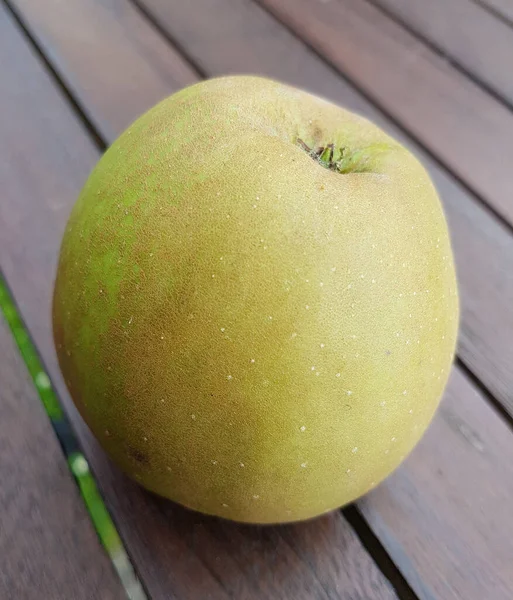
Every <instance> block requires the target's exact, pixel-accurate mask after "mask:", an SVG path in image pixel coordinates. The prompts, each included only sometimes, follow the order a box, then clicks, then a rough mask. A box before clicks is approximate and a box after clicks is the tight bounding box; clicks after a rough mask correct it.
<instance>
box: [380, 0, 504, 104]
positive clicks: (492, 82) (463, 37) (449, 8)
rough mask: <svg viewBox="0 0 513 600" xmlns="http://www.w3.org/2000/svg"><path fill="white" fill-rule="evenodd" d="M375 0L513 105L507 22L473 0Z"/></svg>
mask: <svg viewBox="0 0 513 600" xmlns="http://www.w3.org/2000/svg"><path fill="white" fill-rule="evenodd" d="M371 1H372V3H373V4H376V5H377V6H381V7H382V8H384V9H385V10H386V11H388V13H389V14H390V15H392V16H393V17H395V18H397V19H398V20H399V21H400V22H401V23H404V24H405V25H406V26H407V27H410V28H411V29H412V30H413V31H414V32H416V33H418V34H420V36H422V37H423V38H424V39H426V40H428V42H429V43H432V44H433V45H434V46H436V47H437V49H438V50H439V51H440V52H441V53H443V54H444V56H447V57H448V58H450V59H452V60H454V61H455V62H456V63H458V64H459V65H461V66H462V67H463V68H464V69H465V70H466V71H467V72H468V73H469V74H471V75H472V76H473V77H475V78H476V79H477V80H478V81H481V82H483V84H484V85H486V86H488V88H489V89H491V90H492V91H493V92H495V93H496V94H498V95H499V96H501V97H502V98H503V99H504V100H505V101H506V102H508V103H509V104H511V105H512V106H513V76H512V74H511V61H512V57H513V29H512V28H511V27H510V26H508V25H507V24H506V23H504V22H503V21H501V20H500V19H497V18H496V17H495V16H494V15H493V14H491V13H490V12H489V11H488V10H486V9H485V8H483V7H482V6H481V5H479V4H476V3H474V2H472V0H430V1H429V2H425V1H424V0H371ZM512 6H513V4H512Z"/></svg>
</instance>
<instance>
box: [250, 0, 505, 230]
mask: <svg viewBox="0 0 513 600" xmlns="http://www.w3.org/2000/svg"><path fill="white" fill-rule="evenodd" d="M259 2H260V3H261V4H262V5H263V6H266V7H267V8H268V9H269V10H271V11H272V12H273V13H274V14H275V15H277V16H278V17H279V18H280V20H283V21H284V22H286V23H287V24H288V25H289V26H290V27H291V28H292V29H293V30H294V31H296V32H297V34H298V35H300V36H301V37H303V38H304V39H305V40H308V42H309V43H310V44H311V45H312V46H314V47H315V48H316V50H317V51H318V52H320V53H321V54H322V55H324V56H325V57H326V58H327V59H328V60H329V61H330V62H331V63H332V64H333V65H335V66H336V67H337V68H338V69H340V71H342V72H343V73H344V74H345V75H346V76H347V77H349V78H350V79H351V80H352V81H353V82H355V84H356V85H358V86H359V87H360V88H361V89H362V90H364V91H365V93H366V94H368V95H369V97H371V98H372V99H373V100H374V101H375V102H376V103H377V104H378V105H379V106H381V107H382V108H383V110H385V111H386V112H387V113H388V114H390V115H391V116H392V117H393V118H394V119H395V120H397V122H398V123H400V124H401V125H402V126H403V127H405V128H406V129H407V130H408V131H409V132H410V133H411V134H412V135H413V136H414V137H415V138H416V139H417V140H419V141H420V142H421V143H422V144H423V145H424V146H425V147H426V148H428V149H429V150H430V151H431V152H432V153H433V154H434V155H436V156H437V157H438V159H439V160H440V161H441V162H442V163H444V164H445V165H446V166H447V167H448V168H449V169H450V170H451V171H453V172H454V173H455V174H456V175H457V176H458V177H459V178H460V179H462V180H463V181H464V182H465V183H466V184H467V185H468V186H469V187H470V188H472V189H473V190H474V191H475V192H476V193H477V194H478V195H479V196H481V197H482V198H483V199H484V200H485V201H486V202H487V203H488V204H489V205H490V206H491V207H492V208H493V209H494V210H495V211H497V213H499V214H501V215H502V217H503V218H504V219H506V220H508V221H509V223H510V224H513V203H512V202H511V187H512V185H513V172H512V171H511V159H510V156H511V154H510V146H511V139H512V138H513V113H512V112H511V111H510V110H509V109H507V108H506V107H505V106H503V105H502V104H500V103H499V102H497V101H496V100H495V99H494V98H493V97H492V96H490V95H489V94H488V93H486V92H485V91H483V90H482V89H481V88H480V87H479V86H477V85H476V84H474V83H473V82H472V81H471V80H470V79H468V78H467V77H466V76H465V75H463V74H462V73H460V72H459V71H458V70H457V69H455V68H454V67H453V66H452V65H451V64H450V63H449V62H448V61H447V60H446V59H444V58H443V57H440V56H438V55H436V54H435V53H433V52H432V51H431V50H430V49H429V48H428V47H427V46H425V45H423V44H422V43H421V42H420V41H419V40H418V39H417V38H415V37H414V36H413V35H411V34H409V33H408V32H407V31H406V30H405V29H404V28H402V27H401V26H400V25H398V24H397V23H396V22H394V21H393V20H392V19H389V18H388V17H386V16H385V15H384V14H383V12H382V11H380V10H379V9H377V8H376V7H375V6H372V5H371V4H369V3H368V2H366V1H365V0H338V1H337V2H324V3H319V2H317V1H316V0H297V1H296V0H259Z"/></svg>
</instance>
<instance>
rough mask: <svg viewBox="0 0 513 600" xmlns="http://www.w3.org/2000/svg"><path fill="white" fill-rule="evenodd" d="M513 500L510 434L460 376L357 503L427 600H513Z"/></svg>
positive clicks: (454, 380) (464, 378)
mask: <svg viewBox="0 0 513 600" xmlns="http://www.w3.org/2000/svg"><path fill="white" fill-rule="evenodd" d="M511 498H513V444H512V432H511V429H510V428H509V427H508V426H507V425H506V424H505V423H504V422H503V421H502V420H501V419H500V417H498V415H497V414H496V413H495V412H494V410H493V409H491V408H490V407H489V406H488V405H487V404H486V402H484V401H483V398H482V397H481V396H480V394H479V393H478V392H477V391H476V390H475V388H474V387H473V386H472V384H471V383H470V382H469V380H468V379H467V378H466V377H465V376H464V375H462V374H461V372H460V371H458V370H456V371H455V372H454V373H453V374H452V377H451V380H450V382H449V386H448V389H447V393H446V395H445V400H444V402H443V404H442V407H441V409H440V411H439V412H438V414H437V416H436V418H435V421H434V423H433V425H432V426H431V428H430V430H429V431H428V433H427V435H426V436H425V437H424V439H423V440H422V441H421V443H420V444H419V446H418V447H417V449H416V450H415V451H414V452H413V454H412V455H411V456H410V457H409V458H408V459H407V461H406V463H405V464H404V465H403V466H402V467H401V468H400V469H399V470H398V471H397V472H396V473H395V474H394V475H392V477H390V478H389V479H388V480H387V481H386V482H385V483H383V484H382V485H381V486H380V487H378V488H377V489H376V490H375V491H374V492H371V494H369V495H368V496H367V497H365V498H364V499H363V500H361V501H360V503H359V506H360V509H361V510H362V512H363V514H364V515H365V517H366V518H367V519H368V522H369V524H370V525H371V526H372V528H373V529H374V531H375V532H376V533H377V534H378V536H379V538H380V540H381V541H382V543H383V544H384V546H385V548H386V549H387V550H388V551H389V553H390V554H391V556H392V557H393V559H394V560H395V561H396V562H397V564H399V565H400V566H401V569H402V570H403V572H404V573H405V574H406V575H407V578H408V580H409V581H410V584H411V585H412V587H413V588H414V590H415V591H416V592H417V594H418V595H419V597H420V598H424V599H426V600H428V599H429V600H432V599H435V598H436V599H438V598H440V599H442V598H443V600H460V599H461V600H463V599H465V600H483V599H484V598H487V599H488V598H490V599H492V598H493V600H510V599H511V598H512V597H513V570H512V569H511V557H513V517H512V515H511V509H510V506H511ZM412 531H415V535H412Z"/></svg>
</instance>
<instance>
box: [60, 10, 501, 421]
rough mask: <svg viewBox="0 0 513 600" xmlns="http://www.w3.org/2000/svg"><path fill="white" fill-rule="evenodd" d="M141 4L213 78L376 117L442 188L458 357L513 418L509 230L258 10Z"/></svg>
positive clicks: (321, 62) (359, 96) (353, 91)
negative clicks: (320, 99)
mask: <svg viewBox="0 0 513 600" xmlns="http://www.w3.org/2000/svg"><path fill="white" fill-rule="evenodd" d="M138 1H139V2H144V6H145V8H146V9H147V10H148V11H150V12H151V14H152V15H153V16H154V17H155V18H156V19H157V20H158V22H159V23H160V24H161V25H162V26H163V27H165V29H166V30H167V31H168V32H169V34H170V36H171V37H172V38H173V39H175V40H177V42H179V43H180V46H181V47H183V48H184V49H185V50H186V52H187V53H188V55H190V56H192V57H193V58H194V61H195V63H196V64H198V65H199V66H200V67H201V68H202V70H204V71H205V72H206V73H207V74H208V75H209V76H215V75H220V74H223V73H240V72H246V71H251V72H256V73H261V74H264V75H267V76H269V77H274V78H276V79H282V80H284V81H288V82H290V83H292V84H294V85H297V86H300V87H304V88H306V89H309V90H311V91H313V92H314V93H317V94H320V95H323V96H326V97H327V98H331V99H333V100H334V101H336V102H339V103H341V104H343V105H345V106H347V107H348V108H350V109H352V110H354V111H356V112H358V113H360V114H363V115H365V116H367V117H369V118H371V119H372V120H374V121H375V122H376V123H378V124H379V125H380V126H382V127H384V128H385V129H386V130H388V131H389V132H390V133H391V134H392V135H394V136H395V137H397V138H398V139H400V140H401V141H403V142H404V143H406V144H407V145H408V146H409V147H410V148H411V149H412V150H413V151H414V152H416V154H417V155H418V156H419V158H420V159H421V160H422V161H423V163H424V164H425V165H426V166H427V168H428V169H429V171H430V173H431V175H432V177H433V179H434V181H435V184H436V185H437V187H438V190H439V192H440V194H441V196H442V200H443V202H444V207H445V210H446V213H447V216H448V219H449V224H450V228H451V234H452V240H453V245H454V251H455V255H456V263H457V268H458V276H459V284H460V290H461V303H462V326H461V333H460V348H459V353H460V356H461V357H462V358H463V360H464V361H465V362H466V364H467V365H468V366H469V367H470V368H471V369H472V370H473V371H474V372H475V373H476V374H477V375H478V377H479V378H480V379H481V380H482V381H483V382H484V383H485V384H486V385H487V386H488V388H489V389H490V390H492V392H493V393H494V395H495V396H496V397H497V398H498V399H499V400H500V401H501V402H502V403H503V405H504V406H505V408H506V409H507V410H508V411H509V412H510V413H511V414H512V415H513V373H512V372H511V369H510V365H511V364H513V344H512V342H511V340H512V339H513V312H512V311H511V309H510V307H511V306H512V305H513V304H512V303H513V270H512V269H513V239H512V237H511V235H510V233H509V231H508V230H507V228H505V227H503V226H502V225H501V224H500V223H498V222H497V221H496V220H495V219H494V218H493V217H492V216H490V214H489V213H488V212H487V211H486V210H485V209H484V208H482V206H481V205H480V203H479V202H478V201H476V200H475V199H474V198H473V197H472V196H471V195H469V194H468V193H466V192H465V191H464V190H463V189H462V187H461V186H460V185H459V184H458V183H457V182H456V181H455V180H454V178H452V177H450V176H449V175H448V174H447V173H446V172H445V171H444V170H442V169H441V168H440V167H439V166H438V165H437V164H436V163H435V162H434V161H433V160H432V159H430V158H429V156H428V155H426V153H425V152H422V151H421V149H420V148H419V147H418V146H417V145H415V144H414V143H413V142H412V140H411V138H408V137H406V136H405V135H404V133H402V132H401V131H399V130H398V129H397V127H394V126H393V125H392V124H391V122H390V121H389V120H387V119H386V118H385V117H384V116H383V114H381V113H380V112H379V111H378V110H376V109H375V107H373V106H372V105H371V104H370V103H369V102H368V101H366V100H365V99H364V98H363V97H362V96H361V95H360V94H358V93H357V92H356V91H355V90H354V88H352V87H351V86H350V85H348V84H347V83H346V82H345V81H343V80H342V79H341V78H340V77H339V76H337V75H336V74H335V73H334V72H333V71H332V70H331V69H330V68H329V67H328V66H327V65H326V64H324V63H323V61H322V60H320V59H319V58H318V57H316V56H315V55H314V54H313V53H312V52H310V51H309V50H308V49H307V48H306V47H305V46H304V44H303V43H302V42H301V41H299V40H298V39H297V38H295V37H294V36H293V35H292V34H290V33H289V32H288V31H286V30H285V29H284V28H283V27H279V26H278V25H277V23H276V21H275V20H274V19H273V18H272V17H271V16H269V14H267V13H266V12H265V11H264V10H262V9H261V8H260V7H259V6H257V5H256V4H253V3H252V2H249V1H247V0H242V1H239V0H195V2H194V4H191V3H184V2H182V3H168V2H165V0H138ZM323 6H324V5H319V6H318V10H319V11H321V10H322V8H323ZM198 15H201V19H200V18H198ZM220 15H222V17H220ZM312 18H314V16H312ZM219 39H222V40H223V44H219V43H218V40H219ZM276 56H279V57H280V60H276V58H275V57H276ZM246 65H247V66H246ZM64 76H65V77H66V74H64Z"/></svg>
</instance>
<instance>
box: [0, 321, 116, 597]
mask: <svg viewBox="0 0 513 600" xmlns="http://www.w3.org/2000/svg"><path fill="white" fill-rule="evenodd" d="M0 357H1V360H0V382H1V385H0V412H1V418H0V482H1V485H0V556H1V557H2V559H1V560H0V598H4V599H5V600H9V599H11V598H16V600H31V599H33V600H39V599H40V598H51V599H52V600H69V599H70V598H75V599H76V600H80V599H83V600H93V599H97V600H111V599H112V600H113V599H115V598H116V599H118V600H123V599H124V598H126V595H125V591H124V589H123V587H122V586H121V582H120V581H119V579H118V578H117V575H116V574H115V572H114V569H113V567H112V564H111V562H110V559H109V558H108V556H107V554H106V553H105V552H104V550H103V548H102V546H101V544H100V541H99V539H98V537H97V535H96V533H95V531H94V528H93V525H92V522H91V520H90V518H89V515H88V513H87V510H86V508H85V505H84V503H83V502H82V500H81V498H80V495H79V492H78V489H77V487H76V485H75V484H74V482H73V479H72V476H71V474H70V471H69V469H68V466H67V464H66V460H65V458H64V456H63V454H62V451H61V449H60V446H59V443H58V441H57V438H56V437H55V435H54V433H53V431H52V426H51V425H50V421H49V419H48V417H47V416H46V414H45V411H44V409H43V407H42V406H41V404H40V401H39V398H38V397H37V392H36V389H35V387H34V386H33V384H32V382H31V381H30V379H29V377H28V372H27V370H26V368H25V365H24V364H23V361H22V359H21V356H20V355H19V353H18V351H17V349H16V347H15V345H14V340H13V338H12V336H11V334H10V331H9V329H8V327H7V325H6V323H5V321H4V320H3V318H2V314H1V312H0Z"/></svg>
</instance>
